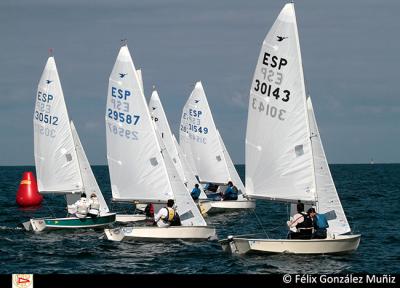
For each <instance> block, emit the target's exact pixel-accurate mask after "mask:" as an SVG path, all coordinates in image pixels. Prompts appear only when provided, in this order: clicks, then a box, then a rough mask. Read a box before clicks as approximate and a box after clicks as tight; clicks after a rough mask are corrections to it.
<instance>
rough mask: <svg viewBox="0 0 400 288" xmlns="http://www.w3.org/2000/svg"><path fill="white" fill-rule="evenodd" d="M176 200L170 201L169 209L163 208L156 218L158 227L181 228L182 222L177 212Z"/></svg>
mask: <svg viewBox="0 0 400 288" xmlns="http://www.w3.org/2000/svg"><path fill="white" fill-rule="evenodd" d="M174 203H175V202H174V200H173V199H169V200H168V202H167V207H163V208H161V209H160V211H158V213H157V215H156V216H154V222H155V223H157V226H158V227H169V226H180V225H181V220H180V218H179V215H178V213H177V212H176V211H175V209H174V208H173V207H174Z"/></svg>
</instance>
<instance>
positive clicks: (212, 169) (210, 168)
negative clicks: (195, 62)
mask: <svg viewBox="0 0 400 288" xmlns="http://www.w3.org/2000/svg"><path fill="white" fill-rule="evenodd" d="M179 137H180V144H181V148H182V149H183V151H184V153H185V154H186V156H187V159H188V160H189V163H190V164H191V166H192V167H195V171H196V173H197V176H198V177H199V179H200V181H201V182H213V183H227V182H228V181H229V180H230V175H229V171H228V167H227V165H226V161H225V157H224V154H223V152H222V147H221V143H220V141H219V137H218V132H217V128H216V126H215V123H214V120H213V117H212V114H211V110H210V107H209V105H208V101H207V97H206V94H205V92H204V89H203V85H202V84H201V82H197V83H196V85H195V87H194V89H193V91H192V93H191V94H190V97H189V99H188V100H187V102H186V104H185V106H184V107H183V111H182V118H181V128H180V133H179Z"/></svg>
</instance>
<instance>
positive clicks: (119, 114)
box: [106, 87, 140, 140]
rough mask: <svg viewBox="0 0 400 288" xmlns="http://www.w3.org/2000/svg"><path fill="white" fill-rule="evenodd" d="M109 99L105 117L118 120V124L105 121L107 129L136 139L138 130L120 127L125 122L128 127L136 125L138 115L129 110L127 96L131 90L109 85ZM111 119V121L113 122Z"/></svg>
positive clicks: (138, 120)
mask: <svg viewBox="0 0 400 288" xmlns="http://www.w3.org/2000/svg"><path fill="white" fill-rule="evenodd" d="M110 92H111V99H110V103H109V106H108V107H107V114H106V117H107V119H109V120H114V121H115V122H118V124H119V125H116V124H114V123H111V122H109V121H107V124H108V128H109V131H110V132H112V133H113V134H115V135H118V136H120V137H123V138H125V139H131V140H138V134H139V132H138V131H134V130H132V129H127V127H126V126H125V127H126V128H124V127H122V125H121V124H127V125H128V127H130V126H131V125H132V126H135V125H138V123H139V122H140V116H139V115H134V114H132V113H131V112H130V105H129V101H128V100H129V97H130V96H131V95H132V93H131V91H129V90H123V89H118V88H116V87H111V91H110ZM114 121H113V122H114Z"/></svg>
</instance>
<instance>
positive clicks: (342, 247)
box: [220, 235, 361, 254]
mask: <svg viewBox="0 0 400 288" xmlns="http://www.w3.org/2000/svg"><path fill="white" fill-rule="evenodd" d="M360 238H361V235H340V236H336V237H335V238H327V239H311V240H299V239H292V240H289V239H249V238H235V237H228V239H224V240H221V241H220V243H221V245H222V249H223V250H224V251H227V252H231V253H234V254H246V253H249V252H254V253H257V252H258V253H289V254H338V253H348V252H351V251H354V250H356V249H357V248H358V245H359V244H360Z"/></svg>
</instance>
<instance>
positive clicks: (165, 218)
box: [161, 207, 175, 223]
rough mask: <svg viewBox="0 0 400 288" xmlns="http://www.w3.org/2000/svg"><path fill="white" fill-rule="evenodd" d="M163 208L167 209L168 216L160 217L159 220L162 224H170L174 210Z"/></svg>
mask: <svg viewBox="0 0 400 288" xmlns="http://www.w3.org/2000/svg"><path fill="white" fill-rule="evenodd" d="M164 208H165V209H167V211H168V215H167V217H165V216H161V219H162V220H163V221H164V222H169V223H171V222H172V221H173V220H174V217H175V210H174V209H172V208H170V207H164Z"/></svg>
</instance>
